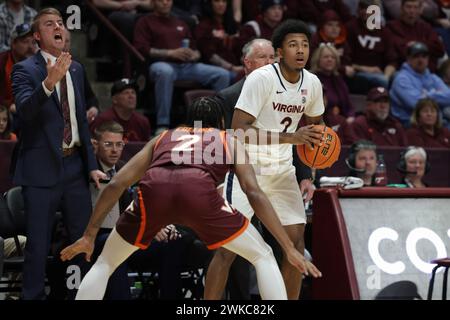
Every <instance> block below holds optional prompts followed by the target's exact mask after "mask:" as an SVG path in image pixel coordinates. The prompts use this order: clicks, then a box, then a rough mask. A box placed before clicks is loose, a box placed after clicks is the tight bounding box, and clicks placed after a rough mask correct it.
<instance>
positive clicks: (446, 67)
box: [438, 59, 450, 87]
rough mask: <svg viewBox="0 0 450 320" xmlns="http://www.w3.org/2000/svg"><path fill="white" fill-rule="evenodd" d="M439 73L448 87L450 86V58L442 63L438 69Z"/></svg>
mask: <svg viewBox="0 0 450 320" xmlns="http://www.w3.org/2000/svg"><path fill="white" fill-rule="evenodd" d="M438 75H439V77H440V78H441V79H442V81H444V83H445V84H446V85H447V87H450V59H447V60H445V61H444V62H443V63H442V64H441V66H440V67H439V70H438Z"/></svg>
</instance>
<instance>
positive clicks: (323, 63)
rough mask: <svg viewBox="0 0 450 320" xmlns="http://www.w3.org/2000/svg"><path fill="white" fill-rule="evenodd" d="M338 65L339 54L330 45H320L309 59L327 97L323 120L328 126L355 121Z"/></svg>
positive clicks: (312, 70) (346, 88)
mask: <svg viewBox="0 0 450 320" xmlns="http://www.w3.org/2000/svg"><path fill="white" fill-rule="evenodd" d="M339 65H340V58H339V54H338V52H337V50H336V48H335V47H334V46H333V45H332V44H328V43H322V44H321V45H320V46H319V47H318V48H317V49H316V51H314V53H313V55H312V58H311V72H313V73H315V74H316V75H317V77H318V78H319V79H320V81H321V82H322V86H323V88H324V91H325V94H326V97H327V101H328V102H327V105H326V106H325V116H324V120H325V123H326V124H327V125H328V126H335V125H337V124H340V123H341V122H342V121H343V120H344V122H345V121H347V122H352V121H353V120H354V119H355V118H354V116H355V110H354V107H353V105H352V103H351V101H350V96H349V91H348V87H347V84H346V83H345V81H344V79H343V77H342V76H341V75H340V74H339V71H338V69H339Z"/></svg>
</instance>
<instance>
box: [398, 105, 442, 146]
mask: <svg viewBox="0 0 450 320" xmlns="http://www.w3.org/2000/svg"><path fill="white" fill-rule="evenodd" d="M439 115H440V110H439V106H438V105H437V104H436V102H434V101H433V100H432V99H428V98H426V99H421V100H419V101H418V102H417V105H416V108H415V109H414V111H413V114H412V117H411V128H409V129H408V130H407V131H406V134H407V136H408V143H409V144H411V145H414V146H419V147H424V148H450V130H448V129H447V128H445V127H442V120H441V118H440V116H439Z"/></svg>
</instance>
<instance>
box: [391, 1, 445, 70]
mask: <svg viewBox="0 0 450 320" xmlns="http://www.w3.org/2000/svg"><path fill="white" fill-rule="evenodd" d="M420 14H421V0H402V6H401V13H400V18H398V19H395V20H392V21H389V22H388V23H387V25H386V28H387V30H388V32H389V33H390V35H391V38H392V41H393V45H394V48H395V50H396V52H397V59H398V60H397V64H398V65H401V64H402V63H403V62H404V61H405V60H407V58H408V54H407V49H408V45H410V44H411V43H412V42H416V41H420V42H422V43H424V44H426V46H427V47H428V49H429V56H430V66H429V67H430V70H431V71H432V72H435V71H436V67H437V60H438V59H439V58H441V57H442V56H443V55H444V53H445V50H444V45H443V44H442V41H441V40H440V39H439V36H438V34H437V33H436V31H434V30H433V28H432V27H431V25H429V24H428V23H427V22H425V21H423V20H422V19H421V18H420Z"/></svg>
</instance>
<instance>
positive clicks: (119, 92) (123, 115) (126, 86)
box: [90, 78, 150, 142]
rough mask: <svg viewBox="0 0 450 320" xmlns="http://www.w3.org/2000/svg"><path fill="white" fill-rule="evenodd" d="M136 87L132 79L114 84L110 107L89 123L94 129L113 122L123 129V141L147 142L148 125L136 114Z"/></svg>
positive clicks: (141, 116) (92, 129)
mask: <svg viewBox="0 0 450 320" xmlns="http://www.w3.org/2000/svg"><path fill="white" fill-rule="evenodd" d="M137 90H138V86H137V84H136V82H135V81H134V80H132V79H126V78H125V79H121V80H118V81H116V82H114V84H113V86H112V88H111V100H112V107H111V108H109V109H108V110H106V111H104V112H102V113H100V114H99V115H98V116H97V117H96V118H95V120H94V121H93V122H92V123H91V125H90V129H91V132H92V133H93V134H94V133H95V129H96V128H97V127H98V126H99V125H101V124H102V123H104V122H106V121H115V122H117V123H119V124H120V125H121V126H122V127H123V129H124V140H125V141H127V142H128V141H148V140H149V137H150V123H149V121H148V119H147V118H146V117H144V116H143V115H141V114H139V113H138V112H136V103H137V94H136V92H137Z"/></svg>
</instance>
